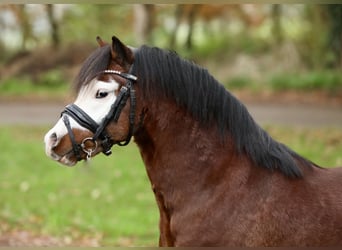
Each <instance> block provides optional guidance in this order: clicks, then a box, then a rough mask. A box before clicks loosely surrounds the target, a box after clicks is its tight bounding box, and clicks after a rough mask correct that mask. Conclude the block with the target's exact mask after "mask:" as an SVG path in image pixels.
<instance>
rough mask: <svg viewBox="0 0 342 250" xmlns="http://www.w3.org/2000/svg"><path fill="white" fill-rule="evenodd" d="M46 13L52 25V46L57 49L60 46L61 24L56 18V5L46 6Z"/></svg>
mask: <svg viewBox="0 0 342 250" xmlns="http://www.w3.org/2000/svg"><path fill="white" fill-rule="evenodd" d="M46 12H47V17H48V21H49V24H50V37H51V43H52V46H53V47H54V48H55V49H57V48H58V47H59V46H60V42H61V39H60V35H59V24H58V21H57V19H56V17H55V13H54V5H53V4H46Z"/></svg>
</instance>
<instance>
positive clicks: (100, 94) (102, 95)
mask: <svg viewBox="0 0 342 250" xmlns="http://www.w3.org/2000/svg"><path fill="white" fill-rule="evenodd" d="M107 95H108V92H106V91H103V90H98V91H97V92H96V95H95V98H97V99H101V98H105V97H106V96H107Z"/></svg>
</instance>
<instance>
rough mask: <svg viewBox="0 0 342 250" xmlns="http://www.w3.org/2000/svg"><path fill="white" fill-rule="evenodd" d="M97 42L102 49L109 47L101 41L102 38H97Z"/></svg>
mask: <svg viewBox="0 0 342 250" xmlns="http://www.w3.org/2000/svg"><path fill="white" fill-rule="evenodd" d="M96 41H97V43H98V44H99V45H100V47H103V46H105V45H107V43H106V42H104V41H103V40H102V39H101V37H99V36H97V37H96Z"/></svg>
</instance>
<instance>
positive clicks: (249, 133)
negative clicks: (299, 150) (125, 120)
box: [133, 46, 312, 177]
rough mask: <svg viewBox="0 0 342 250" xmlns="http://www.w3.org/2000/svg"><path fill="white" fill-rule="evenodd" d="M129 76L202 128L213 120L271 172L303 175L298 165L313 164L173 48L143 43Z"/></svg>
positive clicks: (151, 95)
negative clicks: (178, 107) (273, 135)
mask: <svg viewBox="0 0 342 250" xmlns="http://www.w3.org/2000/svg"><path fill="white" fill-rule="evenodd" d="M133 74H135V75H137V76H138V79H139V82H138V84H139V87H140V88H141V89H142V92H143V94H144V97H145V98H153V99H154V98H173V99H174V100H175V101H176V103H177V105H181V106H183V107H184V108H185V109H186V110H187V111H188V112H189V113H190V114H192V116H193V117H194V118H195V119H196V120H198V121H200V122H201V123H202V124H203V125H205V126H208V127H209V126H210V125H212V124H213V123H215V124H216V125H217V126H218V128H219V131H220V134H221V136H222V137H224V135H225V134H226V133H230V134H231V136H232V137H233V139H234V142H235V145H236V147H237V149H238V151H239V152H244V153H246V154H247V155H248V156H249V157H250V158H251V159H252V161H253V162H254V163H255V164H256V165H258V166H261V167H265V168H267V169H270V170H279V171H281V172H282V173H284V174H285V175H286V176H289V177H302V173H301V170H300V168H299V167H298V163H301V164H303V165H306V166H312V163H311V162H310V161H308V160H306V159H304V158H303V157H301V156H299V155H298V154H296V153H295V152H293V151H292V150H291V149H289V148H288V147H286V146H285V145H283V144H281V143H279V142H277V141H275V140H273V139H272V138H271V137H270V135H268V133H267V132H266V131H264V130H263V129H262V128H261V127H260V126H258V125H257V124H256V123H255V121H254V120H253V118H252V117H251V115H250V114H249V112H248V111H247V109H246V107H245V106H244V105H243V104H242V103H241V102H240V101H239V100H237V99H236V98H235V97H234V96H233V95H232V94H230V93H229V92H228V91H227V90H226V89H225V88H224V87H223V86H222V85H221V84H220V83H219V82H218V81H217V80H215V79H214V78H213V77H212V76H211V75H210V74H209V73H208V71H207V70H206V69H203V68H201V67H199V66H198V65H195V64H194V63H192V62H189V61H187V60H184V59H182V58H180V57H179V56H178V55H177V54H176V53H175V52H172V51H167V50H162V49H159V48H150V47H147V46H142V47H141V48H139V50H138V51H137V52H136V54H135V62H134V70H133Z"/></svg>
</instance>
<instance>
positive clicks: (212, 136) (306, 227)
mask: <svg viewBox="0 0 342 250" xmlns="http://www.w3.org/2000/svg"><path fill="white" fill-rule="evenodd" d="M98 41H99V44H100V45H101V47H100V48H98V49H97V50H96V51H95V52H93V54H91V55H90V56H89V57H88V59H87V60H86V61H85V63H84V65H83V67H82V68H81V70H80V73H79V76H78V78H77V86H76V88H77V91H78V92H79V93H78V97H77V99H76V101H75V103H74V104H72V105H69V106H67V107H66V109H65V110H64V111H63V112H62V116H61V119H60V120H59V121H58V122H57V124H56V125H55V126H54V127H53V128H52V129H51V130H50V131H49V132H48V133H47V134H46V136H45V144H46V153H47V154H48V155H49V156H50V157H51V158H53V159H54V160H57V161H59V162H61V163H63V164H66V165H74V164H76V163H77V161H79V160H82V159H89V158H90V157H93V156H95V155H96V154H97V153H99V152H101V151H102V152H104V153H105V154H107V155H109V154H110V148H111V146H113V145H115V144H116V145H121V146H123V145H126V144H127V143H128V142H129V140H130V137H131V136H133V137H134V140H135V143H136V144H137V145H138V147H139V149H140V153H141V156H142V159H143V161H144V163H145V166H146V171H147V174H148V177H149V179H150V181H151V184H152V190H153V192H154V194H155V197H156V201H157V204H158V207H159V211H160V224H159V227H160V241H159V245H160V246H338V245H340V246H341V245H342V169H341V168H335V169H324V168H321V167H319V166H317V165H315V164H314V163H312V162H310V161H309V160H307V159H305V158H303V157H301V156H300V155H298V154H296V153H295V152H293V151H292V150H291V149H289V148H288V147H286V146H285V145H283V144H281V143H279V142H277V141H275V140H274V139H272V138H271V137H270V136H269V135H268V134H267V133H266V132H265V131H264V130H263V129H262V128H261V127H259V126H258V125H257V124H256V123H255V121H254V120H253V118H252V117H251V115H250V114H249V113H248V111H247V110H246V108H245V106H244V105H243V104H242V103H241V102H239V101H238V100H237V99H236V98H235V97H234V96H233V95H232V94H230V93H229V92H228V91H226V89H225V88H224V87H223V86H222V85H221V84H219V83H218V82H217V81H216V80H215V79H214V78H213V77H212V76H211V75H210V74H209V73H208V72H207V71H206V70H205V69H203V68H201V67H199V66H197V65H195V64H193V63H191V62H189V61H187V60H184V59H181V58H180V57H179V56H178V55H177V54H176V53H174V52H170V51H166V50H162V49H159V48H151V47H147V46H142V47H140V48H138V49H134V48H130V47H127V46H125V45H124V44H123V43H122V42H120V41H119V40H118V39H117V38H116V37H113V38H112V44H111V45H109V44H106V43H104V42H103V41H102V40H101V39H100V38H98Z"/></svg>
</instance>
